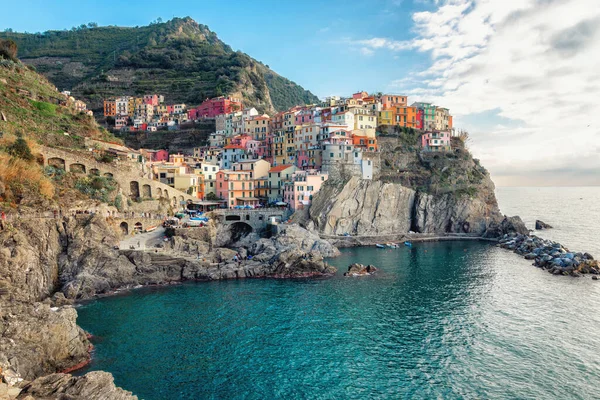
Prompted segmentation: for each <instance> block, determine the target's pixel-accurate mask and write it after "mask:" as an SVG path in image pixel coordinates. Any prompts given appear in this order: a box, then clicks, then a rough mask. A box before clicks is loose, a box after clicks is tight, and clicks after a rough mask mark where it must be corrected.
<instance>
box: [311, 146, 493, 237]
mask: <svg viewBox="0 0 600 400" xmlns="http://www.w3.org/2000/svg"><path fill="white" fill-rule="evenodd" d="M408 139H413V138H411V137H409V138H407V137H403V136H402V134H400V135H399V137H397V138H394V137H393V138H380V140H379V143H380V149H381V160H382V163H381V176H380V178H379V179H378V180H362V179H360V178H358V177H352V178H351V179H349V180H346V181H340V180H337V181H334V180H331V181H328V182H326V184H325V185H324V186H323V187H322V188H321V191H320V192H319V193H318V194H317V195H316V196H315V198H314V200H313V203H312V206H311V208H310V211H309V214H310V216H309V219H310V222H309V223H308V224H309V226H311V227H314V228H315V229H316V230H317V231H318V232H319V233H320V234H322V235H334V236H336V235H344V234H350V235H353V236H354V235H357V236H390V235H400V234H404V233H408V232H409V231H413V232H418V233H430V234H442V233H469V234H477V235H482V234H484V232H486V230H488V228H490V227H491V226H496V225H497V224H499V223H500V222H501V221H502V219H503V217H502V215H501V214H500V211H499V209H498V203H497V201H496V197H495V195H494V184H493V182H492V181H491V179H490V177H489V174H488V173H487V171H486V170H485V169H484V168H483V167H482V166H480V165H479V162H478V161H477V160H474V159H473V158H472V157H471V155H470V154H469V153H468V152H467V151H466V150H465V149H464V148H462V147H461V146H460V143H458V142H456V141H455V145H457V147H456V149H455V151H454V152H449V153H439V154H421V153H420V152H419V149H418V147H417V146H414V145H410V144H409V145H407V144H406V141H408ZM403 141H404V142H403Z"/></svg>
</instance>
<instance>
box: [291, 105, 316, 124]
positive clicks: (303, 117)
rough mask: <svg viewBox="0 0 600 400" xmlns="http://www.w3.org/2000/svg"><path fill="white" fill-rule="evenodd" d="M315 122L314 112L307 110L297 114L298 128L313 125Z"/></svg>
mask: <svg viewBox="0 0 600 400" xmlns="http://www.w3.org/2000/svg"><path fill="white" fill-rule="evenodd" d="M314 121H315V116H314V113H313V111H312V110H309V109H306V110H302V111H300V112H299V113H298V114H296V121H295V122H296V126H297V125H304V124H312V123H313V122H314Z"/></svg>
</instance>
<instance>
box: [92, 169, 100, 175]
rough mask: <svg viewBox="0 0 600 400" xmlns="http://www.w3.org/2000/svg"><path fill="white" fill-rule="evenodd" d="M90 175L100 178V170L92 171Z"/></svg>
mask: <svg viewBox="0 0 600 400" xmlns="http://www.w3.org/2000/svg"><path fill="white" fill-rule="evenodd" d="M90 175H96V176H100V170H99V169H98V168H92V169H90Z"/></svg>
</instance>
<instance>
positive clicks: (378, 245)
mask: <svg viewBox="0 0 600 400" xmlns="http://www.w3.org/2000/svg"><path fill="white" fill-rule="evenodd" d="M375 247H377V248H378V249H385V245H383V244H379V243H378V244H376V245H375Z"/></svg>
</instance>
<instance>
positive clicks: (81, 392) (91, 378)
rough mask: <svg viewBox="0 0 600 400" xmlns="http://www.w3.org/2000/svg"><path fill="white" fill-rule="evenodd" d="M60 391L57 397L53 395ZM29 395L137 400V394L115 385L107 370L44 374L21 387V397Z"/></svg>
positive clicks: (97, 399)
mask: <svg viewBox="0 0 600 400" xmlns="http://www.w3.org/2000/svg"><path fill="white" fill-rule="evenodd" d="M58 393H60V395H59V397H55V396H56V395H57V394H58ZM26 395H31V396H33V397H34V398H36V399H38V398H39V399H51V398H60V399H82V400H83V399H85V400H137V396H134V395H132V394H131V392H128V391H125V390H123V389H121V388H118V387H116V386H115V383H114V380H113V376H112V375H111V374H109V373H108V372H102V371H94V372H88V373H87V374H85V375H84V376H78V377H75V376H71V375H68V374H52V375H46V376H43V377H41V378H38V379H36V380H34V381H33V382H31V383H29V384H28V385H27V386H25V387H24V388H23V391H22V392H21V397H19V398H24V397H25V396H26Z"/></svg>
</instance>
